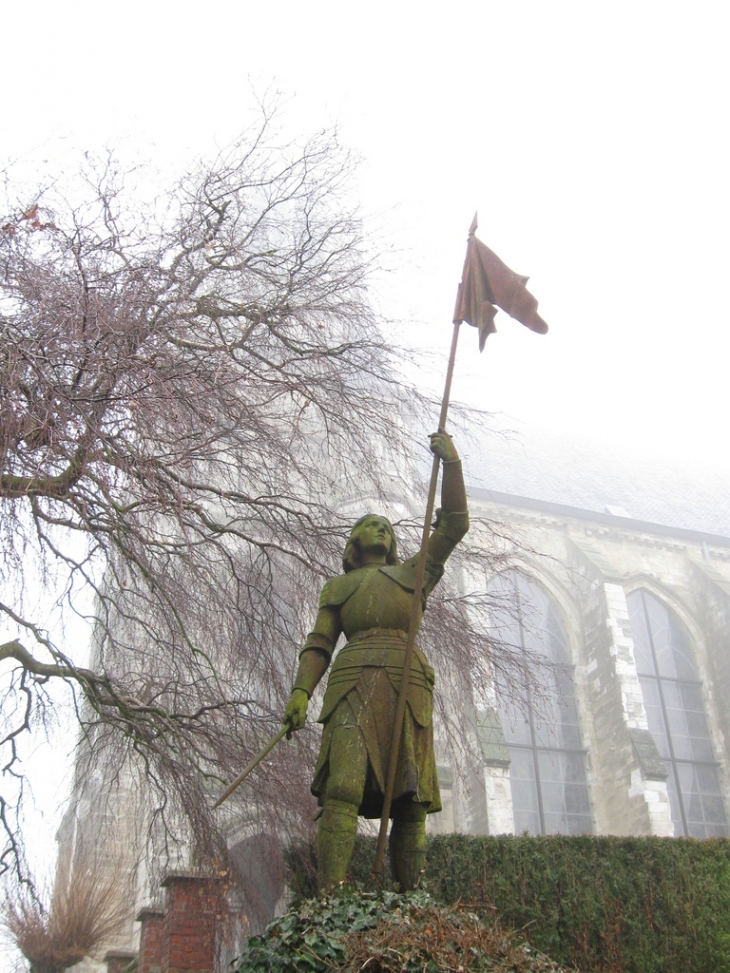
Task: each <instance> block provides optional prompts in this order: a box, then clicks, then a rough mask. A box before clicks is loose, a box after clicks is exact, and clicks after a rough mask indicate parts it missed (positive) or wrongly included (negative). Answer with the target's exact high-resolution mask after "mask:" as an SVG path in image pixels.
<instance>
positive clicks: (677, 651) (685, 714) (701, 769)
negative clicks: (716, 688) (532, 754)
mask: <svg viewBox="0 0 730 973" xmlns="http://www.w3.org/2000/svg"><path fill="white" fill-rule="evenodd" d="M626 600H627V602H628V606H629V615H630V618H631V629H632V632H633V636H634V655H635V658H636V668H637V671H638V675H639V682H640V683H641V688H642V692H643V694H644V705H645V707H646V717H647V721H648V723H649V732H650V733H651V734H652V736H653V737H654V742H655V743H656V745H657V747H658V749H659V753H660V755H661V757H662V759H663V760H664V762H665V764H666V766H667V770H668V772H669V777H668V779H667V788H668V790H669V803H670V805H671V809H672V821H673V822H674V833H675V834H677V835H685V836H690V837H693V838H709V837H712V836H715V835H720V836H722V835H727V833H728V828H727V818H726V816H725V809H724V806H723V800H722V794H721V791H720V779H719V773H718V764H717V762H716V760H715V757H714V752H713V747H712V740H711V738H710V732H709V728H708V725H707V717H706V715H705V705H704V699H703V692H702V682H701V680H700V676H699V672H698V670H697V666H696V664H695V661H694V654H693V652H692V644H691V641H690V638H689V633H688V632H687V631H686V629H685V628H684V626H683V625H682V624H681V622H680V621H679V619H678V618H677V616H676V615H675V614H674V612H672V611H671V610H670V609H669V608H668V607H667V606H666V605H665V604H664V603H663V602H661V601H660V600H659V599H658V598H656V597H655V596H654V595H653V594H651V592H649V591H646V590H645V589H643V588H640V589H639V590H638V591H633V592H632V593H631V594H630V595H629V596H628V597H627V599H626Z"/></svg>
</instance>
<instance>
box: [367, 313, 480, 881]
mask: <svg viewBox="0 0 730 973" xmlns="http://www.w3.org/2000/svg"><path fill="white" fill-rule="evenodd" d="M460 324H461V321H455V322H454V330H453V333H452V336H451V351H450V353H449V364H448V366H447V369H446V383H445V386H444V396H443V399H442V400H441V414H440V416H439V424H438V431H439V432H445V431H446V416H447V414H448V411H449V400H450V398H451V379H452V378H453V375H454V364H455V362H456V346H457V344H458V341H459V326H460ZM438 475H439V458H438V456H434V458H433V464H432V466H431V482H430V484H429V488H428V502H427V503H426V516H425V518H424V521H423V532H422V534H421V550H420V553H419V556H418V564H417V566H416V579H415V583H414V586H413V601H412V603H411V616H410V620H409V623H408V640H407V642H406V652H405V657H404V659H403V674H402V676H401V684H400V692H399V694H398V704H397V706H396V710H395V720H394V722H393V740H392V743H391V746H390V757H389V758H388V777H387V781H386V785H385V794H384V795H383V811H382V816H381V818H380V832H379V834H378V845H377V848H376V851H375V862H374V863H373V871H372V877H373V878H375V877H376V876H377V875H379V874H380V871H381V869H382V867H383V859H384V858H385V839H386V837H387V834H388V821H389V820H390V809H391V805H392V803H393V791H394V789H395V775H396V770H397V766H398V755H399V752H400V741H401V737H402V735H403V722H404V719H405V715H406V703H407V701H408V683H409V680H410V675H411V665H412V662H413V649H414V646H415V644H416V635H417V633H418V626H419V624H420V621H421V593H422V591H423V579H424V576H425V573H426V554H427V552H428V540H429V537H430V534H431V521H432V519H433V508H434V505H435V499H436V484H437V482H438Z"/></svg>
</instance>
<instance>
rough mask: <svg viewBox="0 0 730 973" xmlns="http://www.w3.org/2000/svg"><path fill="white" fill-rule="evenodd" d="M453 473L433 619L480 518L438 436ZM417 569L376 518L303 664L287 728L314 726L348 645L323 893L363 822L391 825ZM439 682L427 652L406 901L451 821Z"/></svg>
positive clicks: (419, 698)
mask: <svg viewBox="0 0 730 973" xmlns="http://www.w3.org/2000/svg"><path fill="white" fill-rule="evenodd" d="M431 450H432V451H433V452H434V453H435V454H436V455H437V456H439V457H440V458H441V460H442V462H443V478H442V487H441V509H440V510H439V511H438V514H437V519H436V526H435V529H434V531H433V533H432V534H431V537H430V539H429V542H428V556H427V560H426V574H425V581H424V588H423V594H422V608H425V605H426V599H427V598H428V595H429V594H430V593H431V591H432V590H433V588H434V587H435V586H436V584H437V583H438V582H439V580H440V579H441V577H442V575H443V571H444V562H445V561H446V559H447V558H448V557H449V555H450V554H451V552H452V551H453V549H454V547H455V546H456V545H457V544H458V543H459V541H460V540H461V538H462V537H463V536H464V534H466V532H467V530H468V527H469V517H468V513H467V506H466V491H465V489H464V480H463V477H462V473H461V462H460V460H459V455H458V453H457V451H456V448H455V447H454V444H453V443H452V441H451V438H450V437H449V436H448V435H447V434H446V433H442V432H439V433H434V434H433V435H432V436H431ZM416 563H417V558H412V559H411V560H409V561H405V562H404V563H400V561H399V560H398V551H397V545H396V539H395V536H394V534H393V528H392V526H391V524H390V523H389V521H388V520H386V519H385V517H379V516H377V515H375V514H367V515H366V516H365V517H362V518H361V519H360V520H358V522H357V523H356V524H355V526H354V527H353V529H352V532H351V534H350V537H349V539H348V541H347V545H346V547H345V552H344V556H343V559H342V566H343V569H344V572H345V573H344V574H343V575H339V576H337V577H334V578H331V579H330V580H329V581H328V582H327V583H326V584H325V586H324V588H323V590H322V595H321V597H320V601H319V612H318V614H317V620H316V622H315V624H314V630H313V631H312V632H311V633H310V635H309V636H308V637H307V640H306V643H305V645H304V648H303V649H302V652H301V654H300V657H299V668H298V670H297V675H296V680H295V682H294V688H293V690H292V694H291V697H290V699H289V703H288V704H287V707H286V710H285V713H284V720H283V722H284V723H285V724H287V725H288V727H289V728H290V729H291V730H299V729H301V728H302V727H303V726H304V723H305V720H306V714H307V706H308V703H309V699H310V697H311V695H312V692H313V691H314V688H315V687H316V685H317V684H318V682H319V681H320V679H321V678H322V676H323V675H324V673H325V672H326V671H327V669H328V667H329V664H330V660H331V657H332V653H333V651H334V649H335V645H336V643H337V640H338V638H339V636H340V634H342V633H344V634H345V636H346V638H347V644H346V645H345V646H344V648H343V649H342V650H341V651H340V652H339V654H338V655H337V658H336V659H335V662H334V665H333V666H332V670H331V672H330V676H329V680H328V683H327V691H326V693H325V697H324V704H323V706H322V712H321V713H320V716H319V722H320V723H323V724H324V729H323V733H322V746H321V749H320V753H319V759H318V760H317V765H316V768H315V771H314V780H313V783H312V793H313V794H315V795H316V797H317V798H318V800H319V803H320V805H321V807H322V811H321V812H320V821H319V832H318V839H317V854H318V859H319V884H320V888H321V889H329V888H332V887H333V886H335V885H337V884H338V883H340V882H342V881H344V878H345V875H346V872H347V867H348V865H349V862H350V858H351V856H352V851H353V847H354V843H355V834H356V831H357V818H358V815H362V816H363V817H367V818H376V817H380V815H381V811H382V807H383V794H384V790H385V781H386V777H387V770H388V760H389V756H390V743H391V738H392V735H393V723H394V716H395V710H396V703H397V697H398V691H399V689H400V682H401V672H402V666H403V658H404V654H405V646H406V638H407V629H408V620H409V616H410V610H411V598H412V592H413V590H414V579H415V572H416ZM433 686H434V672H433V669H432V668H431V667H430V666H429V664H428V662H427V661H426V658H425V656H424V655H423V653H422V652H421V651H420V650H419V649H418V648H416V650H415V654H414V660H413V666H412V669H411V674H410V679H409V687H408V705H407V707H406V717H405V725H404V727H403V736H402V740H401V747H400V754H399V757H398V768H397V775H396V787H395V791H394V794H393V804H392V808H391V816H392V818H393V826H392V829H391V834H390V858H391V865H392V868H393V873H394V875H395V878H396V881H397V882H398V883H399V884H400V888H401V891H406V890H408V889H412V888H414V887H415V885H416V883H417V881H418V877H419V875H420V873H421V870H422V869H423V866H424V863H425V855H426V815H427V814H431V813H433V812H435V811H440V810H441V798H440V795H439V786H438V777H437V774H436V761H435V756H434V747H433V729H432V726H431V712H432V693H433Z"/></svg>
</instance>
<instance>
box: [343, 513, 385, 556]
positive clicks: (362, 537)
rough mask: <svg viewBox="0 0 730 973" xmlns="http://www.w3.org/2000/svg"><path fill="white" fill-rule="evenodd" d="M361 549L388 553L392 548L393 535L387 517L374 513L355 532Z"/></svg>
mask: <svg viewBox="0 0 730 973" xmlns="http://www.w3.org/2000/svg"><path fill="white" fill-rule="evenodd" d="M352 536H353V539H355V540H356V541H357V543H358V545H359V547H360V550H361V551H367V552H368V553H372V554H382V555H386V554H387V553H388V551H389V550H390V547H391V544H392V542H393V537H392V534H391V532H390V524H389V522H388V521H387V520H386V519H385V517H378V516H376V515H375V514H373V515H372V516H370V517H366V518H365V520H363V522H362V523H361V524H359V525H358V527H356V528H355V530H354V532H353V535H352Z"/></svg>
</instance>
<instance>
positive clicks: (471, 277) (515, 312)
mask: <svg viewBox="0 0 730 973" xmlns="http://www.w3.org/2000/svg"><path fill="white" fill-rule="evenodd" d="M476 228H477V218H476V216H475V217H474V221H473V222H472V225H471V228H470V230H469V242H468V244H467V248H466V260H465V261H464V270H463V271H462V275H461V283H460V284H459V290H458V292H457V294H456V307H455V308H454V324H457V323H461V322H462V321H466V323H467V324H470V325H472V327H474V328H479V350H480V351H484V345H485V342H486V340H487V338H488V337H489V335H490V334H493V333H494V332H495V331H496V330H497V329H496V328H495V326H494V316H495V315H496V313H497V308H498V307H500V308H501V309H502V310H503V311H506V312H507V314H509V315H510V316H511V317H513V318H516V319H517V320H518V321H520V322H521V323H522V324H524V325H525V326H526V327H528V328H529V329H530V330H531V331H536V332H537V333H538V334H545V332H546V331H547V329H548V326H547V324H546V323H545V322H544V321H543V319H542V318H541V317H540V315H539V314H538V313H537V301H536V300H535V298H534V297H533V296H532V294H530V292H529V291H528V290H527V288H526V287H525V284H526V283H527V281H528V280H529V277H522V276H521V275H520V274H516V273H515V272H514V271H513V270H510V269H509V267H508V266H507V264H505V263H502V261H501V260H500V259H499V257H498V256H497V254H496V253H492V251H491V250H490V249H489V247H487V246H485V245H484V244H483V243H482V241H481V240H479V239H477V237H476V236H475V233H476ZM495 305H496V307H495Z"/></svg>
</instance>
